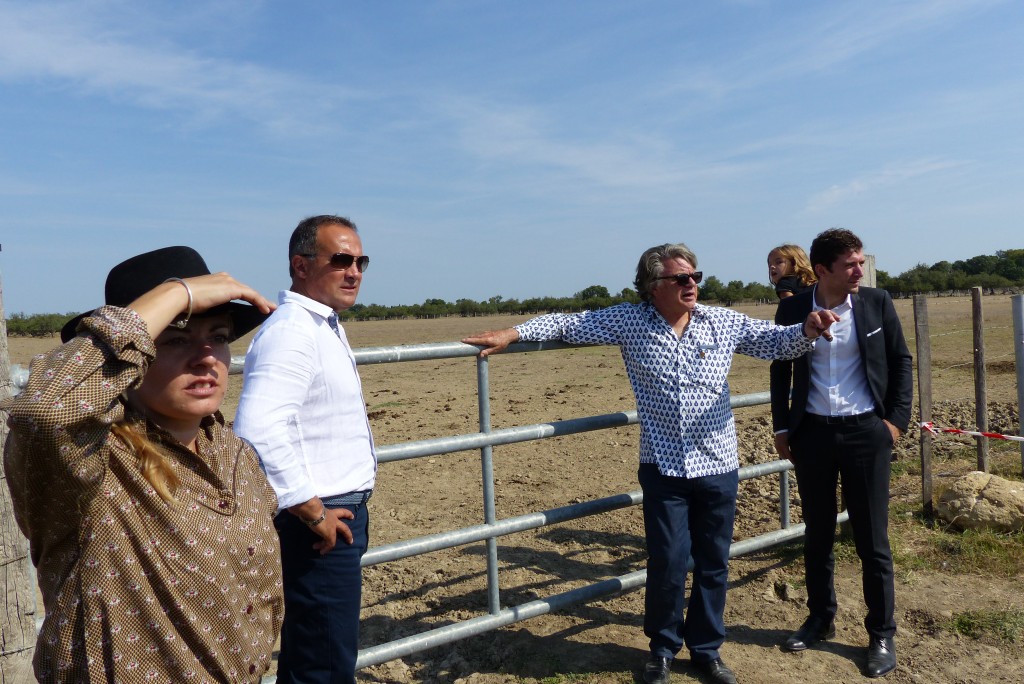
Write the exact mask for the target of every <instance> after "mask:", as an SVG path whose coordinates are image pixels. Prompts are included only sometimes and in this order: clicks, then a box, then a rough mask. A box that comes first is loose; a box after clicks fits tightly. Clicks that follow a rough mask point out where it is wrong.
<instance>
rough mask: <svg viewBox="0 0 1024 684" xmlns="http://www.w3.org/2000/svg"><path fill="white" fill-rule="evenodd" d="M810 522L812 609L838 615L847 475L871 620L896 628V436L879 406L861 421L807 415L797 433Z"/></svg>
mask: <svg viewBox="0 0 1024 684" xmlns="http://www.w3.org/2000/svg"><path fill="white" fill-rule="evenodd" d="M790 449H791V450H792V452H793V463H794V465H795V466H796V477H797V484H798V487H799V491H800V500H801V503H802V505H803V519H804V523H805V524H806V525H807V533H806V534H807V536H806V538H805V539H804V567H805V572H806V580H807V607H808V610H809V611H810V614H811V615H812V616H815V617H819V618H821V619H823V620H827V621H831V620H832V618H833V617H835V614H836V608H837V604H836V591H835V582H834V574H835V555H834V554H833V550H832V549H833V544H834V542H835V533H836V515H837V513H838V506H837V505H836V484H837V480H839V479H841V481H842V485H843V495H844V497H845V501H846V508H847V510H848V511H849V513H850V526H851V527H852V528H853V541H854V545H855V546H856V548H857V555H858V556H859V557H860V561H861V569H862V585H863V592H864V603H866V604H867V607H868V613H867V617H866V618H865V619H864V627H865V628H866V629H867V631H868V634H870V635H872V636H876V637H891V636H893V635H894V634H895V633H896V620H895V617H894V613H895V588H894V583H893V565H892V551H891V550H890V548H889V474H890V462H891V459H892V436H891V435H890V433H889V429H888V428H887V427H886V425H885V423H884V422H883V421H882V419H881V418H879V417H878V415H877V414H875V413H874V412H872V413H871V414H869V415H866V416H864V417H863V419H862V420H860V422H856V423H849V424H825V423H823V422H821V421H820V420H816V419H814V418H813V417H811V416H807V417H805V418H804V419H803V420H802V422H801V423H800V426H799V427H798V428H797V431H796V433H795V434H794V435H793V436H792V437H791V438H790Z"/></svg>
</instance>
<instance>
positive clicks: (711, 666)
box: [693, 658, 736, 684]
mask: <svg viewBox="0 0 1024 684" xmlns="http://www.w3.org/2000/svg"><path fill="white" fill-rule="evenodd" d="M693 666H694V667H696V668H697V669H698V670H700V671H701V672H703V673H704V675H705V676H706V677H707V678H708V681H710V682H714V683H715V684H736V675H735V673H733V671H732V670H730V669H729V666H728V665H726V664H725V663H723V662H722V659H721V658H716V659H715V660H709V661H707V662H706V663H694V664H693Z"/></svg>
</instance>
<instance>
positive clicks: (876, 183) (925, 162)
mask: <svg viewBox="0 0 1024 684" xmlns="http://www.w3.org/2000/svg"><path fill="white" fill-rule="evenodd" d="M965 164H966V162H958V161H953V160H943V159H918V160H914V161H909V162H906V163H903V164H898V165H891V166H887V167H885V168H883V169H880V170H878V171H874V172H871V173H867V174H863V175H861V176H858V177H856V178H853V179H851V180H849V181H847V182H845V183H842V184H837V185H833V186H831V187H829V188H827V189H825V190H823V191H821V192H818V193H816V194H814V195H812V196H811V197H810V199H809V200H808V201H807V206H806V207H805V208H804V213H806V214H816V213H821V212H825V211H828V210H831V209H832V208H833V207H836V206H837V205H840V204H844V203H846V202H849V201H852V200H854V199H857V198H858V197H860V196H862V195H864V194H866V193H871V192H876V191H880V190H886V189H888V188H891V187H895V186H898V185H901V184H903V183H905V182H906V181H908V180H911V179H913V178H918V177H920V176H925V175H930V174H934V173H939V172H941V171H948V170H949V169H954V168H958V167H962V166H964V165H965Z"/></svg>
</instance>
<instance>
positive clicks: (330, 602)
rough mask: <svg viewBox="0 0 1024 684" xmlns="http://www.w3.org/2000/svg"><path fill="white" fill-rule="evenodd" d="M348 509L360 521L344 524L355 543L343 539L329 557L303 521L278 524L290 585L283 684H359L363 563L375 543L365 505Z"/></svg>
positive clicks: (284, 518)
mask: <svg viewBox="0 0 1024 684" xmlns="http://www.w3.org/2000/svg"><path fill="white" fill-rule="evenodd" d="M342 508H347V509H349V510H350V511H352V512H353V513H354V514H355V516H356V517H355V519H354V520H345V521H344V522H345V523H346V524H347V525H348V526H349V528H350V529H351V530H352V536H353V542H352V544H346V543H345V542H344V540H342V539H339V540H338V543H337V544H336V545H335V546H334V548H333V549H332V550H331V551H330V552H329V553H327V554H326V555H323V556H321V555H320V552H319V551H317V550H316V549H314V548H313V543H314V542H316V541H317V540H318V539H319V537H318V536H317V535H316V533H314V532H313V531H312V530H310V529H309V528H308V527H306V525H305V524H304V523H303V522H302V521H301V520H299V519H298V518H297V517H295V516H294V515H292V514H291V513H289V512H287V511H282V512H281V513H279V514H278V515H277V517H276V518H275V519H274V526H275V527H277V532H278V535H279V536H280V538H281V570H282V574H283V580H284V625H283V627H282V629H281V655H280V658H279V659H278V663H277V681H278V682H279V683H280V684H355V681H356V675H355V672H356V657H357V656H358V655H359V610H360V607H361V604H362V571H361V570H360V567H359V563H360V560H361V559H362V557H363V554H364V553H366V549H367V546H368V544H369V515H368V513H367V510H366V505H365V504H360V505H355V506H342Z"/></svg>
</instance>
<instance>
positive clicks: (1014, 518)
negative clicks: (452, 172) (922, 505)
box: [938, 471, 1024, 532]
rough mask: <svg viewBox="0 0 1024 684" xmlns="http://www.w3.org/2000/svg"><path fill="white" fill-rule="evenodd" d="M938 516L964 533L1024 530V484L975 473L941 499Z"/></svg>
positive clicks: (954, 483) (957, 483)
mask: <svg viewBox="0 0 1024 684" xmlns="http://www.w3.org/2000/svg"><path fill="white" fill-rule="evenodd" d="M938 513H939V516H941V517H942V519H943V520H945V521H946V522H949V523H951V524H952V525H955V526H956V527H959V528H960V529H963V530H995V531H997V532H1018V531H1020V530H1021V529H1022V528H1024V485H1022V484H1021V483H1020V482H1013V481H1010V480H1006V479H1003V478H1001V477H998V476H996V475H990V474H988V473H982V472H979V471H974V472H972V473H967V474H966V475H964V476H963V477H960V478H959V479H957V480H956V481H955V482H953V484H952V486H951V487H950V488H949V489H947V490H946V491H944V492H943V493H942V496H941V497H939V505H938Z"/></svg>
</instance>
